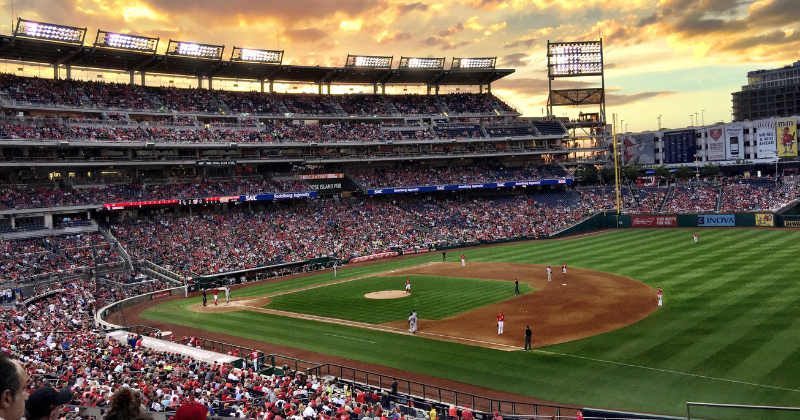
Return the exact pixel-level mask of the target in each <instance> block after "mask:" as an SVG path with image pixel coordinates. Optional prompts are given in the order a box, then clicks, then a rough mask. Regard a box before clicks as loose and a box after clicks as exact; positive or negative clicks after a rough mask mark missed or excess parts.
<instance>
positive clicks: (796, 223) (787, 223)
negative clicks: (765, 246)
mask: <svg viewBox="0 0 800 420" xmlns="http://www.w3.org/2000/svg"><path fill="white" fill-rule="evenodd" d="M783 226H784V227H795V228H796V227H800V221H797V220H786V221H784V222H783Z"/></svg>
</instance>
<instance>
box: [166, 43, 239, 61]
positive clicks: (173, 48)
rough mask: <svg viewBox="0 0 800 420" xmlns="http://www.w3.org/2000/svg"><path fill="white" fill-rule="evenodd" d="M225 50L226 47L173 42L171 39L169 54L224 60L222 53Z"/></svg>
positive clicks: (168, 48) (168, 47) (168, 46)
mask: <svg viewBox="0 0 800 420" xmlns="http://www.w3.org/2000/svg"><path fill="white" fill-rule="evenodd" d="M224 49H225V46H224V45H208V44H196V43H194V42H183V41H173V40H171V39H170V40H169V45H167V54H168V55H182V56H184V57H198V58H210V59H214V60H222V51H223V50H224Z"/></svg>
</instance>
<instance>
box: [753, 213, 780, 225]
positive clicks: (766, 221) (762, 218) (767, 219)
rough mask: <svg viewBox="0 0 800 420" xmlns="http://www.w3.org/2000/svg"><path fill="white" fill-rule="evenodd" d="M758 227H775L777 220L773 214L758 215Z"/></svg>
mask: <svg viewBox="0 0 800 420" xmlns="http://www.w3.org/2000/svg"><path fill="white" fill-rule="evenodd" d="M756 226H765V227H766V226H770V227H771V226H775V218H774V217H773V216H772V215H771V214H761V213H756Z"/></svg>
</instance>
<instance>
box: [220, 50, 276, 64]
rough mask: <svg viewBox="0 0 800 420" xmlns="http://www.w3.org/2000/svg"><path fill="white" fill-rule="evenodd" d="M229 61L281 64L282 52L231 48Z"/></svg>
mask: <svg viewBox="0 0 800 420" xmlns="http://www.w3.org/2000/svg"><path fill="white" fill-rule="evenodd" d="M231 61H248V62H252V63H267V64H281V62H282V61H283V51H273V50H256V49H252V48H239V47H233V53H232V54H231Z"/></svg>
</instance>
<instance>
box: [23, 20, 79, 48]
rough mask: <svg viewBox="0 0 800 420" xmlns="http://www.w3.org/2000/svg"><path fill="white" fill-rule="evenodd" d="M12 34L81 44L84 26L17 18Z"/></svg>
mask: <svg viewBox="0 0 800 420" xmlns="http://www.w3.org/2000/svg"><path fill="white" fill-rule="evenodd" d="M14 36H24V37H29V38H39V39H47V40H52V41H61V42H69V43H71V44H83V39H84V38H85V37H86V28H75V27H72V26H62V25H55V24H52V23H44V22H34V21H32V20H27V19H22V18H18V19H17V29H15V30H14Z"/></svg>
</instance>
